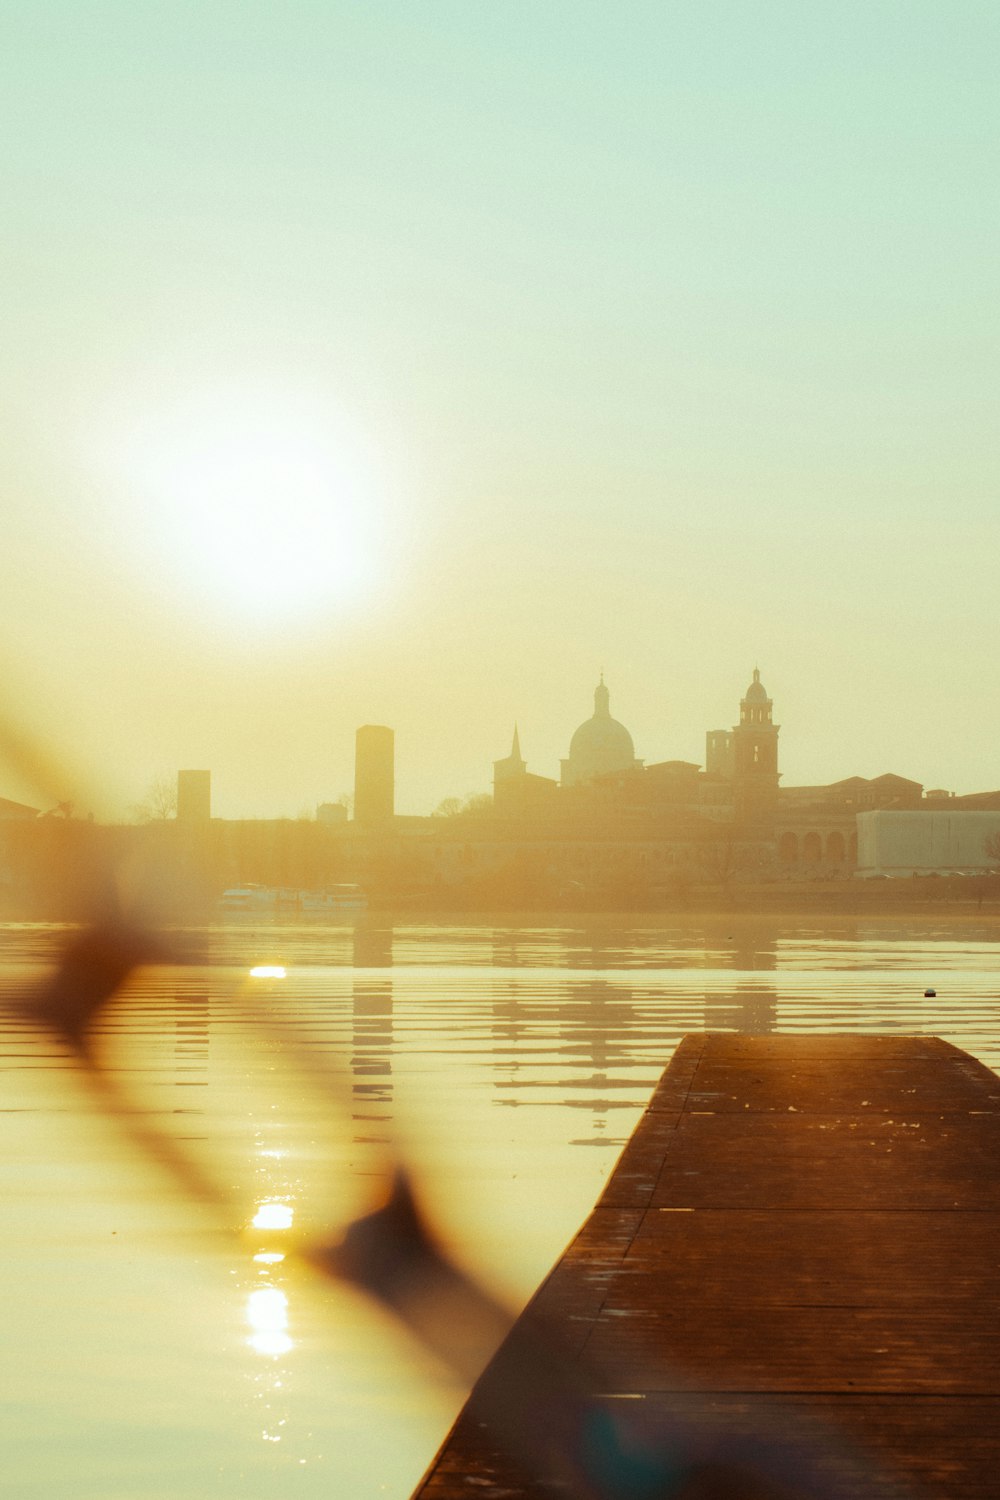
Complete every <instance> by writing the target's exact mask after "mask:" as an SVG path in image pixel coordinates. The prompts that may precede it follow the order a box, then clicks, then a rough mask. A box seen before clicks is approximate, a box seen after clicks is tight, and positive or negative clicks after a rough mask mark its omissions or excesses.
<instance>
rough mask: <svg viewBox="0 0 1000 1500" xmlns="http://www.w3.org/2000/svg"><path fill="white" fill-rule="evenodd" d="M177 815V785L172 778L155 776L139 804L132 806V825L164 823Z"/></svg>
mask: <svg viewBox="0 0 1000 1500" xmlns="http://www.w3.org/2000/svg"><path fill="white" fill-rule="evenodd" d="M176 813H177V783H176V781H175V780H174V778H173V777H172V776H167V775H163V776H155V777H154V778H153V780H152V781H151V782H150V783H149V786H148V787H147V788H146V795H145V797H143V799H142V801H141V802H135V803H133V804H132V821H133V823H165V822H166V820H167V819H168V818H172V817H174V816H175V815H176Z"/></svg>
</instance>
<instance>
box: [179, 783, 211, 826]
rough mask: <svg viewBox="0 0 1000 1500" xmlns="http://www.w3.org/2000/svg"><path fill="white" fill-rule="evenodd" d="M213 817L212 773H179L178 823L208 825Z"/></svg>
mask: <svg viewBox="0 0 1000 1500" xmlns="http://www.w3.org/2000/svg"><path fill="white" fill-rule="evenodd" d="M211 816H212V773H211V771H178V772H177V821H178V823H207V822H209V820H210V819H211Z"/></svg>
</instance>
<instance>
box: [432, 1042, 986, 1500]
mask: <svg viewBox="0 0 1000 1500" xmlns="http://www.w3.org/2000/svg"><path fill="white" fill-rule="evenodd" d="M998 1293H1000V1079H998V1078H997V1077H996V1075H994V1074H993V1073H991V1072H990V1071H989V1070H988V1069H987V1068H985V1067H983V1066H982V1065H981V1064H980V1063H978V1062H976V1061H975V1060H974V1059H973V1058H970V1057H968V1056H967V1055H966V1054H964V1053H962V1052H960V1051H958V1050H957V1049H956V1048H954V1047H951V1046H949V1045H948V1044H946V1043H944V1042H942V1041H939V1040H938V1039H936V1038H930V1037H911V1038H903V1037H863V1036H844V1035H837V1036H802V1037H796V1036H767V1037H745V1036H732V1035H721V1034H719V1035H713V1034H708V1035H699V1036H692V1037H686V1038H685V1039H684V1040H683V1042H682V1043H681V1045H680V1046H679V1047H678V1049H677V1052H676V1054H675V1056H674V1059H673V1061H672V1062H671V1064H670V1066H669V1067H668V1068H667V1069H666V1071H665V1073H664V1075H663V1077H662V1079H661V1080H660V1083H659V1084H658V1086H657V1088H656V1090H655V1092H654V1095H653V1098H652V1099H651V1101H650V1104H649V1107H648V1109H647V1110H646V1111H645V1113H644V1115H643V1118H642V1120H641V1121H640V1123H639V1125H638V1127H637V1129H636V1131H635V1133H634V1135H633V1137H632V1139H631V1141H630V1142H629V1143H628V1145H627V1146H626V1148H625V1151H624V1152H623V1154H622V1157H621V1159H620V1161H619V1163H618V1166H617V1168H616V1170H615V1172H614V1174H613V1176H612V1178H611V1180H610V1181H609V1183H608V1185H607V1187H606V1189H605V1192H604V1194H603V1195H602V1198H601V1200H600V1202H599V1204H598V1205H597V1207H596V1208H595V1210H594V1212H593V1214H592V1215H591V1216H590V1218H589V1219H588V1221H587V1223H586V1224H585V1225H584V1227H583V1229H582V1230H581V1231H580V1234H579V1235H578V1236H577V1238H576V1239H575V1240H574V1242H573V1243H572V1244H571V1245H570V1247H569V1248H568V1250H567V1251H566V1253H565V1254H564V1255H563V1257H562V1258H561V1259H560V1261H559V1262H558V1264H557V1265H556V1267H555V1268H554V1269H553V1271H552V1273H551V1274H550V1275H549V1277H548V1278H547V1279H546V1281H545V1282H544V1284H543V1285H542V1286H541V1287H540V1288H539V1291H538V1292H537V1293H536V1295H535V1297H534V1298H533V1300H532V1302H531V1304H530V1305H529V1308H528V1309H527V1310H526V1313H525V1315H524V1318H525V1319H529V1320H531V1321H532V1324H534V1325H538V1324H540V1325H542V1326H547V1327H549V1328H551V1329H552V1330H553V1336H554V1337H555V1338H557V1339H558V1340H559V1341H560V1342H561V1344H562V1346H563V1347H564V1348H568V1349H570V1351H571V1357H572V1358H574V1359H576V1360H578V1361H579V1362H580V1367H581V1368H583V1367H586V1368H588V1369H589V1370H591V1371H593V1370H597V1371H599V1372H600V1374H599V1377H598V1386H599V1389H600V1392H601V1398H602V1400H604V1401H605V1402H607V1403H609V1409H613V1408H614V1403H616V1402H618V1403H625V1402H631V1403H636V1406H635V1408H634V1409H636V1410H641V1411H642V1414H643V1420H644V1421H647V1422H650V1423H652V1424H653V1426H654V1427H655V1425H656V1424H657V1423H658V1422H659V1423H662V1424H667V1423H668V1422H672V1421H676V1420H677V1419H678V1418H681V1419H683V1420H684V1421H688V1422H691V1423H693V1424H695V1429H697V1428H698V1426H699V1424H701V1423H720V1422H721V1423H722V1424H724V1427H725V1429H726V1431H727V1432H731V1433H733V1434H735V1435H737V1436H739V1435H741V1434H742V1435H747V1434H757V1435H761V1434H766V1433H767V1432H769V1431H774V1430H778V1429H781V1430H783V1431H784V1430H786V1429H787V1430H795V1431H797V1432H799V1433H800V1434H804V1435H805V1440H806V1442H807V1446H808V1447H809V1449H810V1451H811V1453H812V1455H813V1457H814V1459H815V1462H816V1466H817V1473H821V1474H822V1475H823V1476H825V1478H826V1479H828V1480H829V1481H830V1483H831V1485H834V1486H836V1493H837V1494H838V1495H840V1494H842V1495H850V1496H857V1497H859V1500H887V1497H889V1496H890V1495H898V1494H899V1493H908V1494H913V1495H935V1496H938V1497H945V1500H966V1497H976V1500H981V1497H985V1496H987V1495H989V1496H995V1495H996V1494H997V1493H998V1491H1000V1486H998V1482H997V1478H996V1476H997V1473H998V1471H1000V1297H998ZM515 1334H516V1330H515ZM502 1357H503V1351H502V1350H501V1351H500V1353H499V1354H498V1356H497V1360H498V1361H499V1360H500V1359H502ZM496 1363H497V1361H494V1364H496ZM491 1368H492V1367H491ZM489 1377H490V1371H487V1372H486V1375H485V1376H484V1381H485V1382H487V1383H488V1381H489ZM485 1388H486V1387H485V1386H484V1389H485ZM479 1409H480V1408H479V1405H478V1404H477V1400H476V1393H474V1396H473V1399H471V1400H470V1403H469V1404H468V1405H467V1406H466V1408H465V1409H464V1411H463V1413H462V1414H461V1416H460V1418H459V1420H458V1422H457V1423H456V1425H455V1428H454V1429H453V1431H452V1433H451V1434H450V1435H449V1438H448V1439H447V1440H446V1442H445V1444H444V1446H443V1448H442V1450H441V1452H440V1453H439V1455H438V1457H437V1459H436V1460H435V1463H434V1464H433V1465H432V1467H431V1469H430V1471H429V1473H428V1475H427V1476H426V1478H425V1480H424V1481H423V1483H422V1484H421V1486H420V1487H419V1488H418V1490H417V1492H416V1497H415V1500H456V1497H458V1496H459V1495H461V1496H468V1495H470V1494H480V1495H485V1496H492V1497H496V1500H499V1497H506V1500H530V1497H536V1496H537V1497H541V1496H551V1495H555V1494H557V1493H561V1494H565V1493H566V1490H565V1488H563V1489H559V1488H558V1487H553V1485H552V1484H550V1483H547V1482H545V1481H544V1480H543V1479H541V1478H540V1477H539V1476H538V1475H536V1474H530V1473H525V1472H523V1471H521V1470H519V1468H518V1466H517V1464H516V1463H515V1461H514V1460H513V1459H512V1458H511V1457H510V1455H509V1452H508V1450H507V1446H506V1444H505V1443H504V1441H503V1440H502V1438H501V1436H500V1435H499V1434H497V1433H495V1432H492V1431H491V1429H490V1426H489V1425H488V1424H486V1423H484V1422H483V1420H482V1419H481V1417H480V1416H479ZM900 1486H901V1487H902V1488H900ZM706 1493H707V1491H706ZM712 1493H715V1492H714V1491H712Z"/></svg>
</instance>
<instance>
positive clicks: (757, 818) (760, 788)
mask: <svg viewBox="0 0 1000 1500" xmlns="http://www.w3.org/2000/svg"><path fill="white" fill-rule="evenodd" d="M773 707H774V705H773V703H772V701H771V699H770V698H769V697H768V696H767V690H766V688H765V687H764V684H763V683H762V682H761V680H760V673H759V672H758V670H757V668H756V667H754V669H753V681H752V682H751V684H750V686H749V687H748V688H747V690H746V693H745V695H744V697H743V698H741V699H740V722H739V723H738V724H737V725H735V726H734V728H733V733H732V756H733V800H734V810H735V813H736V819H737V822H740V823H755V824H757V823H760V822H762V821H767V820H769V819H770V818H772V817H773V816H774V809H775V806H776V804H777V801H778V779H779V776H780V772H779V770H778V725H777V724H775V723H774V722H773V717H772V712H773Z"/></svg>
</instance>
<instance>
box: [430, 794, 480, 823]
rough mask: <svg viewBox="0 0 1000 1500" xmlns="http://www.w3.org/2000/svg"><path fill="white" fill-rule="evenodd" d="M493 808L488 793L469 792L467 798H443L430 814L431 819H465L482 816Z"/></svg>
mask: <svg viewBox="0 0 1000 1500" xmlns="http://www.w3.org/2000/svg"><path fill="white" fill-rule="evenodd" d="M492 808H493V798H492V797H491V796H490V794H489V793H488V792H471V793H470V794H469V796H468V797H466V798H464V799H463V798H461V797H445V799H444V801H443V802H439V803H438V805H437V807H436V808H435V809H434V811H433V812H432V813H431V817H432V818H467V817H476V816H482V814H483V813H487V812H490V811H491V810H492Z"/></svg>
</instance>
